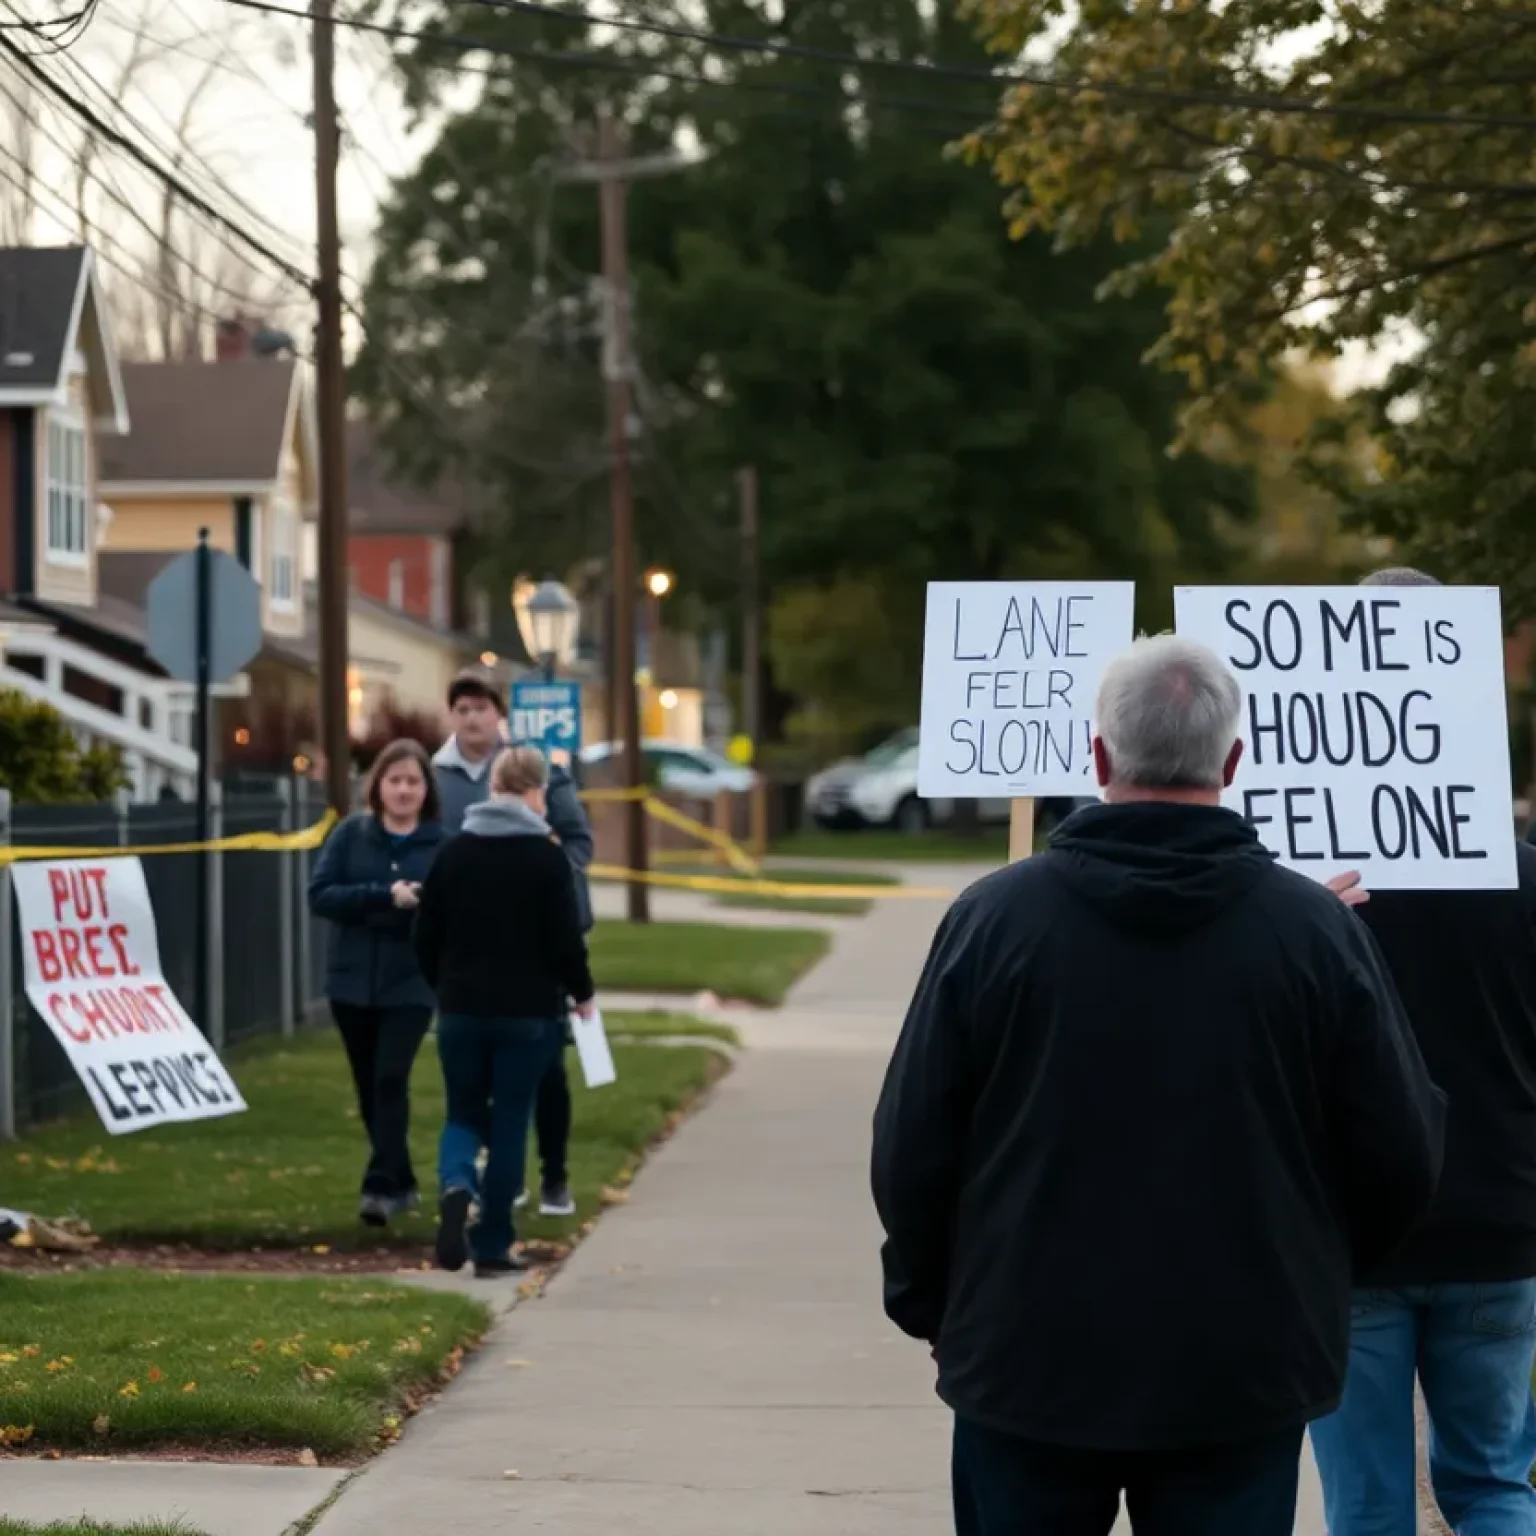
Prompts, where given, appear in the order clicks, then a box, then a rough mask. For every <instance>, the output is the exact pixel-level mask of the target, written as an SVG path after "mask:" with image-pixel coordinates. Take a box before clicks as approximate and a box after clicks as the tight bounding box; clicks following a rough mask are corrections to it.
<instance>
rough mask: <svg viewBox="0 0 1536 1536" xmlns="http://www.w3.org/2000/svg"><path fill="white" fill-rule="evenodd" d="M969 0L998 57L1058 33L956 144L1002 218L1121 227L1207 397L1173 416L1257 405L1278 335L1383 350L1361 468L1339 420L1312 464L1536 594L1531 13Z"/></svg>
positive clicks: (1378, 515) (1408, 6) (1519, 590)
mask: <svg viewBox="0 0 1536 1536" xmlns="http://www.w3.org/2000/svg"><path fill="white" fill-rule="evenodd" d="M967 10H968V13H969V14H970V16H971V17H972V19H973V20H974V21H975V22H976V23H978V25H979V31H980V34H981V36H982V37H983V38H984V40H985V41H986V42H987V44H988V45H989V47H990V48H991V49H992V50H993V51H994V53H995V54H997V55H998V56H1000V57H1001V58H1002V59H1004V60H1007V61H1009V62H1010V64H1013V63H1014V61H1016V60H1017V59H1019V58H1020V57H1021V56H1022V55H1023V53H1024V50H1025V49H1026V48H1029V47H1031V45H1035V49H1034V52H1033V54H1032V55H1031V56H1035V57H1037V56H1038V52H1039V45H1041V44H1042V43H1044V42H1049V45H1050V47H1051V50H1052V57H1051V63H1050V65H1049V66H1048V67H1041V68H1039V69H1037V70H1036V71H1035V77H1036V78H1035V82H1034V83H1021V84H1016V85H1013V86H1011V87H1009V88H1008V89H1007V90H1006V91H1005V92H1004V94H1003V97H1002V102H1001V106H1000V108H999V110H998V113H997V118H996V122H995V123H994V124H993V125H992V126H991V128H990V130H989V131H988V133H986V134H985V135H982V136H978V137H976V138H975V139H974V140H973V141H972V147H973V149H974V150H975V151H976V153H978V154H984V155H986V156H988V157H989V158H990V160H991V164H992V166H993V168H994V169H995V171H996V173H997V175H998V177H999V178H1000V180H1001V181H1002V183H1003V184H1004V185H1005V186H1007V187H1009V188H1012V189H1014V195H1013V198H1012V201H1011V203H1010V205H1009V209H1008V213H1009V217H1010V220H1011V227H1012V231H1013V233H1014V234H1016V235H1017V236H1019V237H1020V238H1025V239H1032V238H1035V237H1036V236H1037V235H1038V234H1039V233H1042V232H1044V233H1048V234H1050V235H1052V236H1053V237H1054V238H1055V240H1056V241H1057V243H1058V245H1060V246H1063V247H1076V248H1082V249H1084V250H1097V249H1098V248H1099V242H1100V241H1101V240H1102V238H1103V237H1104V235H1105V234H1109V235H1111V236H1112V237H1114V238H1116V239H1118V240H1120V241H1123V242H1125V256H1124V260H1123V262H1122V264H1121V270H1120V272H1119V274H1118V275H1117V279H1116V283H1115V290H1116V291H1117V292H1121V293H1125V292H1131V291H1136V290H1138V289H1152V290H1161V291H1162V292H1163V293H1164V295H1165V296H1166V299H1167V312H1166V317H1165V323H1164V326H1163V328H1162V332H1163V333H1162V336H1161V338H1160V340H1159V341H1158V343H1157V345H1156V347H1155V348H1154V349H1153V350H1154V356H1155V357H1156V358H1157V359H1158V360H1159V361H1160V362H1161V363H1162V364H1164V365H1165V366H1166V367H1168V368H1170V369H1172V370H1174V371H1176V372H1177V373H1178V374H1180V375H1181V376H1182V377H1183V378H1184V379H1185V380H1186V381H1187V382H1188V384H1189V386H1190V388H1191V390H1192V392H1193V394H1194V396H1195V398H1196V401H1197V404H1198V407H1199V409H1198V410H1196V411H1194V412H1192V413H1191V416H1190V419H1189V423H1188V437H1189V439H1190V440H1193V441H1201V440H1202V438H1203V434H1204V433H1205V432H1206V431H1207V430H1208V428H1209V426H1210V424H1211V422H1212V421H1213V420H1214V419H1217V418H1218V417H1219V416H1221V415H1222V414H1226V415H1228V416H1231V415H1232V414H1234V413H1238V414H1240V413H1241V412H1242V411H1243V410H1245V409H1247V407H1248V406H1249V405H1250V404H1251V402H1252V399H1253V395H1254V391H1255V389H1256V387H1258V386H1260V385H1261V384H1262V383H1263V382H1264V380H1265V376H1266V370H1267V369H1268V368H1269V366H1270V365H1272V364H1273V363H1274V362H1275V361H1276V360H1277V359H1280V358H1283V357H1286V356H1289V355H1292V354H1294V353H1297V352H1300V353H1303V354H1307V355H1313V356H1323V357H1337V356H1341V355H1344V354H1345V353H1346V352H1348V350H1349V349H1351V348H1352V347H1358V346H1359V345H1361V344H1365V345H1369V346H1373V347H1385V348H1388V349H1389V353H1390V355H1392V356H1395V357H1396V359H1397V360H1396V361H1395V363H1394V364H1393V366H1391V368H1390V370H1389V371H1388V372H1387V374H1386V377H1385V378H1384V379H1383V380H1382V381H1381V382H1380V384H1379V385H1378V386H1376V387H1372V388H1370V389H1367V390H1365V391H1363V392H1362V393H1361V394H1360V395H1359V396H1358V402H1357V403H1358V406H1359V411H1360V414H1359V418H1358V423H1357V425H1356V430H1358V429H1359V428H1362V427H1363V428H1364V430H1366V431H1367V432H1368V433H1369V435H1370V438H1371V439H1372V440H1373V441H1374V443H1375V444H1376V445H1377V453H1376V458H1375V462H1374V463H1373V464H1372V465H1371V466H1370V469H1371V472H1370V473H1368V474H1359V473H1352V472H1351V473H1340V470H1341V468H1342V467H1343V466H1341V464H1340V463H1339V461H1338V460H1337V458H1335V459H1333V460H1332V461H1331V462H1330V461H1329V460H1328V459H1327V451H1328V450H1329V449H1331V448H1333V447H1336V446H1337V443H1338V441H1339V439H1340V435H1341V433H1347V432H1348V430H1349V428H1348V426H1346V425H1341V424H1339V423H1337V422H1333V423H1329V424H1328V427H1327V430H1325V431H1324V432H1322V433H1320V434H1318V436H1317V438H1316V439H1315V443H1316V449H1317V454H1316V457H1317V458H1318V459H1319V460H1321V462H1314V464H1313V465H1312V472H1313V473H1314V474H1319V475H1321V477H1322V478H1323V479H1324V480H1325V482H1326V483H1327V484H1328V485H1329V486H1330V488H1331V489H1332V490H1333V491H1334V493H1335V494H1336V495H1338V496H1340V497H1341V498H1342V499H1344V500H1345V501H1346V502H1347V503H1348V505H1349V507H1350V508H1351V510H1352V512H1353V513H1354V515H1355V516H1356V517H1357V518H1358V519H1359V520H1360V521H1361V522H1362V524H1365V525H1368V526H1370V527H1372V528H1374V529H1375V530H1376V531H1378V532H1379V533H1382V534H1385V535H1388V536H1390V537H1392V538H1393V539H1395V540H1397V541H1399V542H1400V543H1401V544H1402V545H1404V546H1406V547H1407V548H1408V550H1410V551H1411V552H1412V553H1413V554H1414V555H1415V556H1416V557H1419V558H1422V559H1424V560H1427V561H1429V562H1431V563H1433V564H1434V565H1435V567H1436V568H1437V569H1439V570H1441V571H1442V572H1443V573H1445V574H1450V575H1455V576H1459V577H1462V578H1466V579H1483V580H1489V581H1496V582H1499V583H1501V584H1502V585H1503V587H1504V590H1505V594H1506V603H1507V605H1508V606H1509V608H1510V609H1511V610H1512V611H1526V612H1529V611H1533V610H1536V561H1533V560H1532V558H1531V556H1532V554H1533V553H1536V472H1533V469H1532V466H1531V455H1530V448H1529V443H1528V440H1527V437H1526V433H1525V422H1526V421H1527V419H1528V418H1529V416H1530V413H1531V408H1532V404H1533V398H1536V395H1533V392H1536V342H1533V340H1532V337H1533V334H1536V333H1533V330H1532V325H1533V322H1536V301H1533V299H1532V287H1531V272H1532V262H1533V258H1536V219H1533V216H1532V210H1533V199H1536V182H1533V181H1532V178H1531V174H1530V142H1531V134H1532V131H1533V129H1536V115H1533V113H1532V109H1531V97H1530V84H1531V81H1532V80H1533V79H1536V15H1533V14H1532V13H1531V12H1530V10H1529V8H1527V7H1524V6H1521V5H1519V4H1517V3H1513V0H1451V3H1431V0H1386V3H1384V4H1366V3H1363V0H1339V3H1333V4H1322V3H1319V0H1229V3H1227V4H1224V5H1210V4H1202V3H1198V0H1176V3H1173V4H1167V5H1126V4H1124V3H1123V0H1080V3H1077V4H1074V5H1072V6H1070V7H1069V6H1066V5H1065V4H1063V3H1061V0H968V5H967ZM1015 72H1017V69H1015ZM1149 235H1155V236H1156V238H1155V239H1154V240H1153V241H1152V244H1151V246H1150V248H1149V247H1148V245H1147V243H1146V242H1147V237H1148V236H1149Z"/></svg>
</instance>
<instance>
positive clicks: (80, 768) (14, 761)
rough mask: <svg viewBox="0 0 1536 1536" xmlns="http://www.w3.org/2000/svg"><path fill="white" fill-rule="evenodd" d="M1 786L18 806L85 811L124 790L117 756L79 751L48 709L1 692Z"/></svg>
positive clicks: (108, 749)
mask: <svg viewBox="0 0 1536 1536" xmlns="http://www.w3.org/2000/svg"><path fill="white" fill-rule="evenodd" d="M0 784H3V785H4V786H5V787H6V788H7V789H8V790H10V792H11V798H12V800H13V801H16V802H17V803H19V804H22V805H89V804H92V803H96V802H100V801H103V800H110V799H111V798H112V796H113V794H114V793H116V791H117V790H119V789H123V788H125V787H126V786H127V784H128V774H127V770H126V769H125V768H124V766H123V755H122V752H121V751H120V750H119V749H118V748H117V747H114V746H110V745H107V744H104V743H97V744H96V745H94V746H90V747H82V746H81V745H80V743H79V742H78V741H76V739H75V734H74V732H73V731H72V730H71V729H70V727H69V725H68V723H67V722H66V721H65V719H64V717H63V715H61V714H60V713H59V712H58V710H56V709H55V708H54V707H53V705H51V704H45V703H42V702H41V701H40V700H37V699H32V698H29V697H28V696H27V695H26V694H24V693H21V692H19V691H18V690H17V689H15V688H0Z"/></svg>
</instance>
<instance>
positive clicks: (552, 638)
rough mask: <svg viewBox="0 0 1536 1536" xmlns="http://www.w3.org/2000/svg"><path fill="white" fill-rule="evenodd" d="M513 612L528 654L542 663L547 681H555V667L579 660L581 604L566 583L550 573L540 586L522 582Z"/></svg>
mask: <svg viewBox="0 0 1536 1536" xmlns="http://www.w3.org/2000/svg"><path fill="white" fill-rule="evenodd" d="M512 611H513V613H515V614H516V615H517V629H518V633H519V634H520V635H521V636H522V637H523V644H524V646H525V647H526V648H527V651H528V654H529V655H530V656H531V657H532V658H533V659H534V660H535V661H536V662H537V663H538V666H539V670H540V671H541V672H542V673H543V674H544V681H545V682H547V683H549V682H553V681H554V678H555V668H556V667H557V666H569V665H570V664H571V662H572V661H573V660H575V657H576V637H577V636H578V635H579V634H580V633H581V604H580V603H578V602H577V601H576V599H575V598H574V597H572V596H571V593H570V590H569V588H567V587H566V586H565V584H564V583H563V582H558V581H556V580H555V578H554V577H553V576H548V577H546V578H545V579H544V580H543V581H541V582H540V583H539V584H538V586H534V585H533V584H532V583H531V582H521V583H519V584H518V585H517V586H516V587H514V588H513V590H512Z"/></svg>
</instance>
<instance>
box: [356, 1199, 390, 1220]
mask: <svg viewBox="0 0 1536 1536" xmlns="http://www.w3.org/2000/svg"><path fill="white" fill-rule="evenodd" d="M389 1215H390V1211H389V1201H388V1200H387V1199H386V1198H385V1197H384V1196H383V1195H364V1196H363V1197H362V1198H361V1199H360V1200H359V1201H358V1202H357V1218H358V1220H359V1221H361V1222H363V1223H364V1224H365V1225H367V1226H370V1227H385V1226H388V1225H389Z"/></svg>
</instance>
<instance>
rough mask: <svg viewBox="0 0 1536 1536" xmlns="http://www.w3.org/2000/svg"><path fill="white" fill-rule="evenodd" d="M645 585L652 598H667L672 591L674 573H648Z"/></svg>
mask: <svg viewBox="0 0 1536 1536" xmlns="http://www.w3.org/2000/svg"><path fill="white" fill-rule="evenodd" d="M645 585H646V589H647V590H648V591H649V592H650V594H651V596H652V597H665V596H666V595H667V593H668V592H670V591H671V590H672V572H671V571H647V572H646V573H645Z"/></svg>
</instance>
